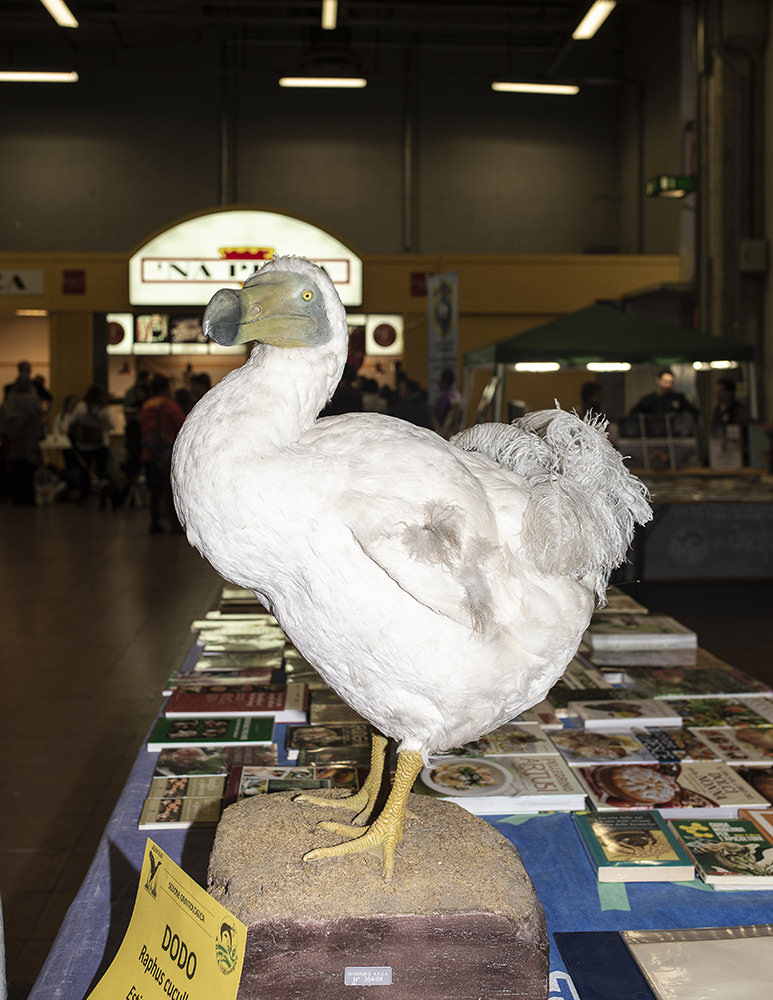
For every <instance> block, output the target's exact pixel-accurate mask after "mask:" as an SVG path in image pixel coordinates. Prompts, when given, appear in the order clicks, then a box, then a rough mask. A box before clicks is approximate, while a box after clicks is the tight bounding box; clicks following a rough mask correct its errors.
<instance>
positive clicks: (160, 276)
mask: <svg viewBox="0 0 773 1000" xmlns="http://www.w3.org/2000/svg"><path fill="white" fill-rule="evenodd" d="M284 254H298V255H299V256H301V257H308V258H309V260H313V261H314V262H315V263H317V264H320V265H321V266H322V267H324V268H325V270H326V271H327V272H328V274H329V275H330V277H331V278H332V279H333V283H334V284H335V286H336V288H337V290H338V294H339V295H340V296H341V300H342V302H343V303H344V305H345V306H359V305H361V304H362V261H361V260H360V258H359V257H358V256H357V255H356V254H355V253H353V252H352V251H351V250H350V249H349V248H348V247H347V246H346V245H345V244H343V243H342V242H341V241H340V240H338V239H336V237H334V236H331V235H330V234H329V233H326V232H325V231H324V230H322V229H318V228H317V227H316V226H313V225H311V223H309V222H304V221H303V220H302V219H295V218H293V217H292V216H288V215H279V214H278V213H276V212H263V211H256V210H250V209H226V210H223V211H218V212H212V213H210V214H208V215H199V216H196V217H195V218H192V219H187V220H186V221H184V222H180V223H178V224H177V225H175V226H172V227H171V229H167V230H165V231H164V232H163V233H159V234H158V235H157V236H154V237H153V238H152V239H150V240H148V242H147V243H146V244H145V245H144V246H142V247H140V249H139V250H137V252H136V253H135V254H134V255H133V256H132V257H131V259H130V260H129V301H130V302H131V304H132V305H133V306H167V305H168V306H183V305H197V306H203V305H206V304H207V302H209V300H210V298H211V297H212V295H213V294H214V293H215V292H216V291H217V290H218V288H240V287H241V285H242V284H243V283H244V282H245V281H246V280H247V278H249V276H250V275H251V274H253V272H254V271H256V270H257V269H258V268H259V267H260V266H261V264H262V263H263V262H264V261H266V260H269V259H270V258H271V257H273V256H275V255H278V256H281V255H284Z"/></svg>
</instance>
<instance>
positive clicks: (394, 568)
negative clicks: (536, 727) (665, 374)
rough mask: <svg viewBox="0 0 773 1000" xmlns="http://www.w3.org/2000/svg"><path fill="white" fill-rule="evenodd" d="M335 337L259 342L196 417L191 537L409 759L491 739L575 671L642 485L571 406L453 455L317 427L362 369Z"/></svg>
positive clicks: (189, 427) (359, 427)
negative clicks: (346, 379)
mask: <svg viewBox="0 0 773 1000" xmlns="http://www.w3.org/2000/svg"><path fill="white" fill-rule="evenodd" d="M282 270H286V271H295V272H299V273H303V274H305V275H307V276H309V277H310V278H311V279H312V280H313V281H314V282H315V284H316V286H317V287H318V288H319V289H320V290H321V291H322V293H323V296H324V301H325V307H326V312H327V322H328V323H329V339H327V340H326V342H324V343H323V344H321V345H318V346H315V347H297V348H292V349H285V348H279V347H272V346H267V345H265V344H258V345H257V346H256V347H255V348H254V349H253V351H252V354H251V355H250V357H249V359H248V360H247V361H246V362H245V364H244V365H243V366H242V367H241V368H240V369H238V370H236V371H234V372H232V373H231V374H230V375H228V376H227V377H226V378H225V379H223V380H222V381H221V382H220V383H219V384H218V385H216V386H215V387H214V388H213V389H212V390H210V392H209V393H207V395H206V396H204V397H203V399H202V400H201V401H200V402H199V403H198V404H197V406H196V407H195V409H194V410H193V411H192V413H191V414H190V415H189V416H188V418H187V419H186V422H185V425H184V426H183V429H182V432H181V433H180V435H179V437H178V440H177V443H176V446H175V451H174V462H173V481H174V490H175V498H176V503H177V508H178V512H179V515H180V518H181V520H182V522H183V523H184V525H185V527H186V531H187V534H188V538H189V539H190V541H191V543H192V544H193V545H195V546H196V548H198V549H199V551H200V552H201V553H202V555H204V556H205V557H206V558H207V559H208V560H209V561H210V562H211V563H212V565H213V566H214V567H215V568H216V569H217V570H218V572H219V573H221V575H222V576H224V577H225V578H226V579H228V580H231V581H233V582H234V583H237V584H240V585H242V586H246V587H249V588H251V589H252V590H253V591H255V593H256V594H258V596H259V597H260V598H261V599H262V600H263V601H265V602H266V604H267V605H268V606H269V607H270V608H271V609H272V610H273V612H274V614H275V615H276V617H277V619H278V620H279V622H280V624H281V625H282V627H283V629H284V630H285V631H286V633H287V634H288V635H289V637H290V638H291V639H292V640H293V642H294V643H295V644H296V646H297V647H298V649H299V650H300V651H301V653H302V654H303V655H304V656H305V657H306V658H307V659H308V660H309V662H311V663H312V664H313V665H314V666H315V667H316V668H317V669H318V671H319V673H320V674H321V675H322V677H323V678H324V679H325V681H326V682H327V683H328V684H329V685H330V686H331V687H332V688H333V689H334V690H336V691H337V692H338V693H339V694H340V695H341V697H342V698H344V699H345V700H346V701H347V702H348V703H349V704H350V705H351V706H352V707H353V708H354V709H355V710H356V711H357V712H359V713H360V714H361V715H362V716H363V717H364V718H366V719H368V720H369V721H370V722H371V723H372V724H373V725H374V726H375V727H376V728H377V729H378V730H379V731H381V732H382V733H384V734H385V735H388V736H391V737H394V738H395V739H396V740H397V741H398V742H399V744H400V749H407V750H419V751H421V753H422V755H423V756H424V757H425V758H426V756H427V755H428V754H429V753H431V752H433V751H437V750H443V749H447V748H449V747H453V746H459V745H460V744H462V743H464V742H466V741H468V740H471V739H475V738H477V737H479V736H481V735H482V734H484V733H486V732H489V731H491V730H492V729H494V728H495V727H496V726H498V725H500V724H501V723H503V722H505V721H506V720H508V719H510V718H512V717H513V716H515V715H516V714H518V713H519V712H521V711H523V710H525V709H526V708H528V707H529V706H531V705H533V704H534V703H536V702H537V701H539V700H540V699H541V698H543V697H544V695H545V693H546V692H547V690H548V689H549V688H550V687H551V686H552V684H553V683H555V681H556V680H557V679H558V677H559V676H560V675H561V673H562V672H563V670H564V668H565V667H566V664H567V663H568V662H569V660H570V659H571V657H572V656H573V654H574V652H575V651H576V648H577V645H578V644H579V641H580V638H581V636H582V633H583V631H584V630H585V628H586V627H587V624H588V621H589V619H590V615H591V613H592V611H593V608H594V603H595V598H594V594H598V595H602V594H603V590H604V587H605V586H606V583H607V578H608V575H609V572H610V570H611V568H612V567H613V566H614V565H616V564H617V563H619V562H620V561H621V560H622V559H623V558H624V556H625V551H626V549H627V547H628V544H629V542H630V540H631V536H632V532H633V528H634V524H635V522H637V521H638V522H643V521H645V520H647V518H648V517H649V507H648V505H647V503H646V499H645V492H644V489H643V487H642V485H641V483H639V481H638V480H637V479H635V477H633V476H631V475H630V474H629V473H628V472H627V470H626V469H625V467H624V466H623V464H622V459H621V457H620V456H619V455H618V454H617V452H615V451H614V449H613V448H612V447H611V445H610V444H609V442H608V441H607V440H606V436H605V435H604V432H603V428H602V427H600V426H599V425H597V424H594V423H592V422H591V423H583V422H582V421H580V420H579V418H577V417H576V416H575V415H574V414H571V413H566V412H564V411H561V410H556V411H545V412H541V413H535V414H530V415H528V416H527V417H524V418H522V419H521V420H520V421H517V422H516V423H515V424H514V425H513V426H511V427H507V426H504V425H495V424H491V425H485V426H480V427H473V428H471V429H470V430H468V431H464V432H463V433H462V434H461V435H459V436H458V437H457V438H456V440H455V441H454V442H450V443H449V442H446V441H444V440H443V439H442V438H441V437H439V436H438V435H435V434H433V433H432V432H430V431H426V430H424V429H422V428H418V427H414V426H413V425H410V424H407V423H404V422H402V421H400V420H396V419H394V418H391V417H385V416H381V415H378V414H367V413H361V414H346V415H343V416H338V417H330V418H327V419H322V420H320V419H317V414H318V413H319V411H320V410H321V409H322V407H323V406H324V404H325V402H326V400H327V399H328V398H329V396H330V395H331V394H332V392H333V390H334V388H335V386H336V384H337V382H338V380H339V378H340V376H341V372H342V370H343V365H344V362H345V360H346V353H347V345H348V337H347V327H346V318H345V313H344V310H343V307H342V306H341V304H340V300H339V299H338V296H337V295H336V293H335V289H334V287H333V285H332V283H331V282H330V280H329V278H328V277H327V275H325V274H324V272H322V271H320V269H319V268H316V267H315V266H314V265H313V264H310V263H308V262H307V261H304V260H302V259H301V258H279V259H276V260H275V261H273V262H271V263H269V264H267V265H266V266H265V267H264V268H263V269H262V271H261V272H260V274H261V275H262V274H264V273H267V274H270V273H271V272H272V271H282Z"/></svg>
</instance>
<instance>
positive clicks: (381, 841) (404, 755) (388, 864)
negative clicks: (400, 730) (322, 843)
mask: <svg viewBox="0 0 773 1000" xmlns="http://www.w3.org/2000/svg"><path fill="white" fill-rule="evenodd" d="M422 765H423V762H422V759H421V754H420V753H419V751H418V750H403V751H402V752H401V753H399V754H398V755H397V772H396V774H395V780H394V784H393V785H392V791H391V792H390V793H389V798H388V799H387V800H386V804H385V805H384V808H383V809H382V810H381V813H380V814H379V816H378V818H377V819H376V820H375V822H373V823H372V824H371V825H370V826H369V827H368V828H367V831H366V832H365V833H363V832H362V830H361V828H359V827H356V826H346V825H344V824H343V823H320V824H319V825H320V827H321V828H322V829H323V830H328V831H330V832H332V833H340V834H343V835H344V836H346V837H353V838H356V839H353V840H350V841H349V842H348V843H343V844H336V846H335V847H319V848H317V849H316V850H314V851H309V852H308V853H307V854H304V856H303V860H304V861H313V860H315V859H316V858H337V857H341V856H343V855H344V854H355V853H357V852H358V851H372V852H373V853H374V854H378V855H379V856H380V857H381V858H382V860H383V862H384V878H385V879H390V878H391V877H392V872H393V870H394V864H395V848H396V847H397V845H398V844H399V843H400V842H401V841H402V839H403V826H404V824H405V812H406V804H407V802H408V795H409V794H410V791H411V789H412V788H413V783H414V781H415V780H416V777H417V775H418V773H419V771H421V768H422Z"/></svg>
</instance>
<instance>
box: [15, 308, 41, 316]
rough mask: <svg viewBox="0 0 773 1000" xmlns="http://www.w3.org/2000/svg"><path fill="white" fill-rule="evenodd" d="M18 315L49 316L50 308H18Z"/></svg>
mask: <svg viewBox="0 0 773 1000" xmlns="http://www.w3.org/2000/svg"><path fill="white" fill-rule="evenodd" d="M16 315H17V316H48V309H17V310H16Z"/></svg>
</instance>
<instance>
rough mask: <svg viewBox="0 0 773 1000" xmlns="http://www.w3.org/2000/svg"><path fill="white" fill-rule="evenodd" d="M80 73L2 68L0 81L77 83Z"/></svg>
mask: <svg viewBox="0 0 773 1000" xmlns="http://www.w3.org/2000/svg"><path fill="white" fill-rule="evenodd" d="M77 82H78V74H77V73H75V72H72V73H49V72H44V71H38V70H15V69H13V70H0V83H77Z"/></svg>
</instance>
